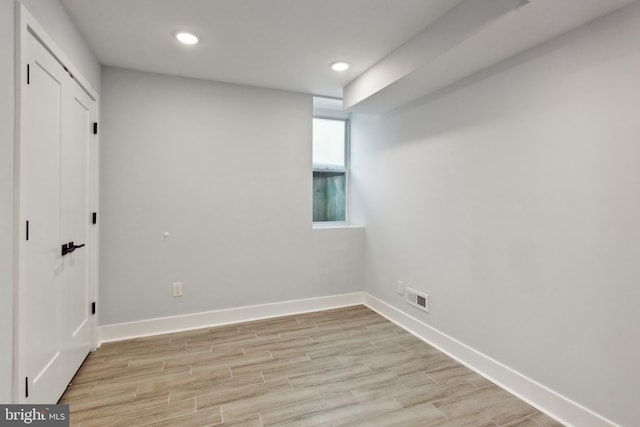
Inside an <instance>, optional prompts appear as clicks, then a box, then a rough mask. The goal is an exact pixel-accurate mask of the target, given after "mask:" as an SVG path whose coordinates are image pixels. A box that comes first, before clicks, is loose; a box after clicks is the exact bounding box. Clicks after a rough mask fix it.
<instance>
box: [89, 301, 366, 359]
mask: <svg viewBox="0 0 640 427" xmlns="http://www.w3.org/2000/svg"><path fill="white" fill-rule="evenodd" d="M358 304H364V292H355V293H352V294H343V295H332V296H326V297H317V298H307V299H300V300H294V301H285V302H277V303H272V304H261V305H253V306H247V307H238V308H230V309H225V310H214V311H207V312H202V313H193V314H184V315H180V316H171V317H160V318H156V319H148V320H140V321H137V322H128V323H117V324H113V325H104V326H99V327H98V347H99V346H100V345H101V344H102V343H105V342H110V341H121V340H126V339H131V338H140V337H146V336H150V335H160V334H166V333H171V332H180V331H186V330H191V329H198V328H207V327H214V326H222V325H228V324H232V323H241V322H249V321H252V320H260V319H268V318H270V317H279V316H288V315H291V314H299V313H308V312H312V311H320V310H329V309H332V308H340V307H347V306H351V305H358Z"/></svg>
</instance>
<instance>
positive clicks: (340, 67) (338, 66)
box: [331, 61, 349, 71]
mask: <svg viewBox="0 0 640 427" xmlns="http://www.w3.org/2000/svg"><path fill="white" fill-rule="evenodd" d="M348 68H349V64H348V63H347V62H343V61H338V62H334V63H333V64H331V69H332V70H333V71H345V70H347V69H348Z"/></svg>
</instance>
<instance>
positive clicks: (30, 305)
mask: <svg viewBox="0 0 640 427" xmlns="http://www.w3.org/2000/svg"><path fill="white" fill-rule="evenodd" d="M27 43H28V44H27V60H28V63H29V83H28V84H27V85H26V86H25V87H24V88H23V95H22V102H23V109H22V119H21V120H22V126H21V129H22V135H21V142H20V212H21V218H22V219H23V220H24V221H28V222H29V239H28V240H25V241H24V243H23V245H22V250H21V259H22V261H21V263H22V267H21V272H22V276H21V282H20V286H21V287H23V290H22V291H21V293H20V295H21V300H20V308H19V311H20V313H21V317H20V319H21V322H23V326H21V328H20V331H21V332H20V334H21V335H20V340H21V342H23V343H24V344H22V345H21V354H20V357H19V360H20V363H24V372H25V374H26V376H27V378H28V379H27V385H28V389H29V396H28V398H27V399H26V401H30V402H36V403H55V402H57V400H58V399H59V397H60V396H61V395H62V393H63V392H64V390H65V388H66V386H67V385H68V383H69V382H70V381H71V379H72V377H73V375H74V374H75V372H76V371H77V369H78V368H79V366H80V364H81V363H82V361H83V359H84V358H85V357H86V355H87V354H88V352H89V350H90V347H91V341H92V334H93V322H92V318H91V314H90V313H89V278H88V276H89V275H88V260H89V256H88V248H87V247H84V248H81V249H77V250H75V251H74V252H72V253H71V254H68V255H65V256H63V255H62V250H61V249H62V248H61V245H62V244H63V243H68V242H70V241H73V242H74V243H75V244H81V243H86V242H87V238H88V227H89V196H88V195H89V185H88V182H89V180H88V178H89V173H90V170H89V164H90V163H89V143H90V123H91V120H92V114H93V113H92V111H93V109H94V108H95V107H94V106H95V101H93V100H92V99H91V98H90V97H89V96H88V95H87V94H86V93H85V92H84V91H83V90H82V88H81V87H80V86H79V85H78V84H77V82H76V81H75V80H73V78H72V77H71V75H70V74H69V73H68V72H67V71H66V70H65V69H64V67H63V66H62V65H61V64H60V63H59V62H58V61H57V60H56V59H55V58H54V57H53V56H52V55H51V53H50V52H49V51H48V50H47V49H45V47H44V46H43V45H42V44H41V43H40V42H39V41H38V40H36V39H35V38H34V37H33V35H31V34H29V35H28V37H27ZM25 237H26V236H25Z"/></svg>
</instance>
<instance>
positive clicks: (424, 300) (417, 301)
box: [406, 288, 429, 312]
mask: <svg viewBox="0 0 640 427" xmlns="http://www.w3.org/2000/svg"><path fill="white" fill-rule="evenodd" d="M406 295H407V304H410V305H412V306H414V307H417V308H419V309H420V310H423V311H426V312H429V295H427V294H423V293H421V292H418V291H416V290H415V289H411V288H407V292H406Z"/></svg>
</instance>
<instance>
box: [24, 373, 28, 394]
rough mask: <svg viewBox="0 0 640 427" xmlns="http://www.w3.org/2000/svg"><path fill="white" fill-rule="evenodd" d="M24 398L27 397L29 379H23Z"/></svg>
mask: <svg viewBox="0 0 640 427" xmlns="http://www.w3.org/2000/svg"><path fill="white" fill-rule="evenodd" d="M24 397H29V377H24Z"/></svg>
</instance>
